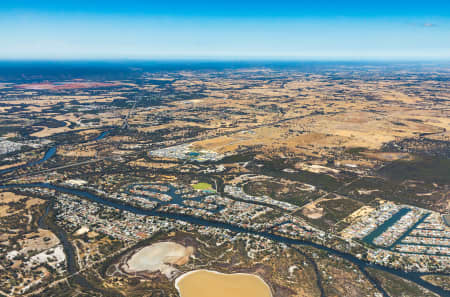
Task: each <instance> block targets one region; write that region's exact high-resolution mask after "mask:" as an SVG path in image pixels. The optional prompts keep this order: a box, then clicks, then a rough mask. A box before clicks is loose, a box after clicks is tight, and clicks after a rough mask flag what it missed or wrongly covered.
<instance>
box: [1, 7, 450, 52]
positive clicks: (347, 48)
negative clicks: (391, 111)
mask: <svg viewBox="0 0 450 297" xmlns="http://www.w3.org/2000/svg"><path fill="white" fill-rule="evenodd" d="M0 26H2V27H3V28H7V29H6V30H2V31H1V32H0V37H1V40H2V42H3V47H1V48H0V60H111V59H113V60H122V59H130V60H155V59H157V60H167V59H170V60H173V59H175V60H177V59H178V60H180V59H181V60H186V59H191V60H192V59H193V60H195V59H203V60H205V59H207V60H211V59H212V60H236V59H238V60H351V61H353V60H355V61H358V60H405V61H406V60H414V61H417V60H450V50H449V49H450V38H449V36H450V3H448V2H446V1H439V0H431V1H428V2H426V3H424V2H420V1H403V0H402V1H395V2H393V1H387V0H382V1H378V2H377V3H361V2H358V1H353V0H347V1H340V2H339V3H336V2H334V1H326V0H320V1H315V2H314V3H311V2H307V1H277V2H273V1H235V0H231V1H227V2H214V3H208V2H206V1H198V0H197V1H190V2H189V3H185V2H184V1H171V2H164V3H163V2H158V1H139V0H130V1H127V2H126V3H123V2H122V1H115V0H114V1H106V0H97V1H85V0H82V1H63V2H55V1H49V0H43V1H38V2H37V1H28V0H24V1H7V2H4V3H1V4H0Z"/></svg>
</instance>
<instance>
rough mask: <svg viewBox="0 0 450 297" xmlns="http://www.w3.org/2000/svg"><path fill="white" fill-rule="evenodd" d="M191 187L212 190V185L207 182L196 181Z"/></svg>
mask: <svg viewBox="0 0 450 297" xmlns="http://www.w3.org/2000/svg"><path fill="white" fill-rule="evenodd" d="M192 187H193V188H194V189H196V190H212V189H213V188H212V185H211V184H208V183H197V184H194V185H192Z"/></svg>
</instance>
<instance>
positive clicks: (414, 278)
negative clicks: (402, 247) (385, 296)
mask: <svg viewBox="0 0 450 297" xmlns="http://www.w3.org/2000/svg"><path fill="white" fill-rule="evenodd" d="M32 187H37V188H47V189H53V190H56V191H58V192H62V193H68V194H72V195H76V196H79V197H83V198H86V199H89V200H91V201H94V202H96V203H99V204H103V205H107V206H110V207H113V208H116V209H120V210H124V211H129V212H132V213H135V214H138V215H146V216H157V217H163V218H168V219H175V220H180V221H184V222H187V223H191V224H196V225H201V226H209V227H215V228H220V229H225V230H230V231H232V232H237V233H246V234H252V235H258V236H261V237H264V238H268V239H270V240H273V241H276V242H280V243H284V244H287V245H304V246H310V247H314V248H317V249H320V250H324V251H326V252H328V253H330V254H332V255H335V256H338V257H341V258H343V259H345V260H347V261H350V262H352V263H354V264H355V265H357V266H358V267H359V268H360V269H361V270H362V271H365V269H366V268H367V267H372V268H376V269H379V270H382V271H385V272H388V273H392V274H394V275H397V276H399V277H401V278H404V279H407V280H409V281H411V282H414V283H416V284H418V285H420V286H422V287H424V288H426V289H428V290H430V291H432V292H434V293H436V294H438V295H440V296H444V297H449V296H450V291H448V290H444V289H443V288H440V287H438V286H434V285H432V284H431V283H428V282H426V281H424V280H423V279H421V278H420V277H421V276H423V275H427V274H429V273H421V272H406V271H402V270H397V269H393V268H389V267H385V266H381V265H378V264H373V263H369V262H366V261H363V260H360V259H358V258H356V257H355V256H353V255H351V254H348V253H344V252H341V251H338V250H335V249H332V248H329V247H326V246H323V245H320V244H317V243H312V242H309V241H304V240H299V239H291V238H288V237H284V236H280V235H275V234H271V233H268V232H259V231H254V230H250V229H247V228H244V227H239V226H236V225H231V224H228V223H223V222H216V221H208V220H205V219H202V218H197V217H192V216H188V215H182V214H177V213H166V212H160V211H156V210H143V209H138V208H135V207H133V206H130V205H123V204H120V203H116V202H114V201H111V200H106V199H103V198H101V197H99V196H96V195H94V194H92V193H89V192H85V191H81V190H76V189H71V188H67V187H61V186H55V185H52V184H48V183H33V184H11V185H2V186H0V189H7V188H32ZM363 273H364V272H363Z"/></svg>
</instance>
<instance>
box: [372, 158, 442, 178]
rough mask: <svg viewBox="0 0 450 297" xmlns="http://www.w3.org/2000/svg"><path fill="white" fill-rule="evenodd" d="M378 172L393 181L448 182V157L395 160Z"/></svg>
mask: <svg viewBox="0 0 450 297" xmlns="http://www.w3.org/2000/svg"><path fill="white" fill-rule="evenodd" d="M379 173H380V174H381V175H383V176H385V177H387V178H389V179H392V180H394V181H400V182H401V181H405V180H421V181H424V182H429V183H438V184H448V183H450V159H444V158H431V157H427V158H417V159H415V160H412V161H401V160H399V161H395V162H393V163H392V164H390V165H388V166H386V167H383V168H382V169H381V170H380V171H379Z"/></svg>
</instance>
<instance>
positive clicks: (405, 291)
mask: <svg viewBox="0 0 450 297" xmlns="http://www.w3.org/2000/svg"><path fill="white" fill-rule="evenodd" d="M367 272H368V273H369V274H370V275H372V276H373V277H375V278H376V279H377V280H378V281H379V282H380V283H381V286H382V287H383V288H384V289H385V290H386V292H387V293H388V294H389V295H390V296H398V297H402V296H404V297H406V296H407V297H431V296H436V295H435V294H433V293H431V292H429V291H428V290H425V289H424V288H422V287H419V286H418V285H416V284H414V283H412V282H409V281H407V280H405V279H403V278H400V277H398V276H395V275H393V274H391V273H388V272H383V271H380V270H377V269H373V268H367Z"/></svg>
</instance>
